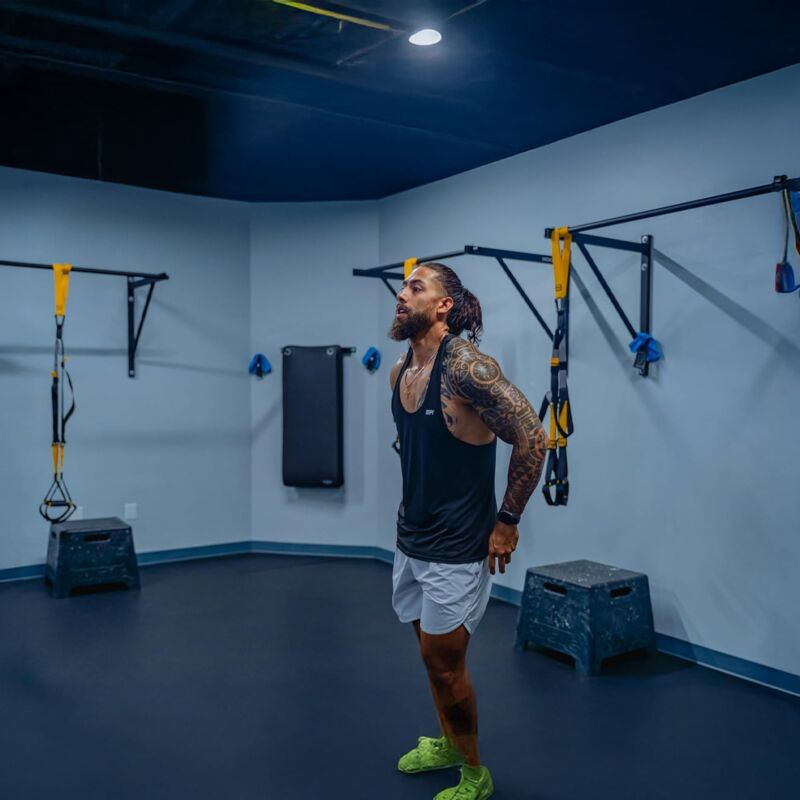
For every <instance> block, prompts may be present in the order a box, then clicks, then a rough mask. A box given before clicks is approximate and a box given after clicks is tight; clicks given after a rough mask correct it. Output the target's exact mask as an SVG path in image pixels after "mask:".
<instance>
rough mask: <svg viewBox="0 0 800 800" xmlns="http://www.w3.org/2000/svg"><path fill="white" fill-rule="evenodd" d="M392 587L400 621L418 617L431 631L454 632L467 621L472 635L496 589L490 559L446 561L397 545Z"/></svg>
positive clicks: (424, 628)
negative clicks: (422, 556) (417, 555)
mask: <svg viewBox="0 0 800 800" xmlns="http://www.w3.org/2000/svg"><path fill="white" fill-rule="evenodd" d="M392 589H393V591H392V607H393V608H394V610H395V613H396V614H397V617H398V619H399V620H400V622H404V623H405V622H413V621H414V620H417V619H418V620H420V628H421V629H422V630H423V631H424V632H425V633H429V634H443V633H450V632H451V631H454V630H456V628H458V627H460V626H461V625H463V626H464V627H465V628H466V629H467V632H468V633H469V634H470V635H471V634H473V633H474V632H475V629H476V628H477V627H478V623H479V622H480V621H481V619H482V618H483V615H484V612H485V611H486V606H487V605H488V604H489V596H490V595H491V593H492V576H491V573H490V572H489V559H488V558H485V559H484V560H483V561H476V562H472V563H470V564H442V563H439V562H436V561H420V560H419V559H417V558H411V557H410V556H407V555H406V554H405V553H403V552H401V551H400V550H398V549H395V553H394V569H393V570H392Z"/></svg>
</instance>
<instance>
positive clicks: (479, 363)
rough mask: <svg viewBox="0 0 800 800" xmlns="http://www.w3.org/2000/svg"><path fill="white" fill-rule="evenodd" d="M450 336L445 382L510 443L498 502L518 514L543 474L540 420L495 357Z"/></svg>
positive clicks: (544, 445)
mask: <svg viewBox="0 0 800 800" xmlns="http://www.w3.org/2000/svg"><path fill="white" fill-rule="evenodd" d="M451 342H452V344H451V349H450V354H449V358H448V360H447V369H446V371H445V382H446V384H447V388H448V389H449V391H451V392H452V393H453V394H454V395H455V396H457V397H460V398H461V399H462V400H464V401H466V402H467V403H468V404H469V405H470V406H472V407H473V408H474V409H475V410H476V411H477V412H478V414H479V416H480V418H481V420H482V421H483V423H484V424H485V425H486V427H487V428H489V429H490V430H491V431H493V432H494V433H495V434H496V435H497V436H498V437H499V438H500V439H502V440H503V441H504V442H507V443H509V444H511V445H513V449H512V451H511V463H510V465H509V468H508V487H507V488H506V493H505V496H504V497H503V504H502V506H501V508H502V510H504V511H509V512H510V513H512V514H514V515H515V516H521V515H522V512H523V510H524V508H525V505H526V504H527V502H528V500H529V498H530V496H531V494H533V490H534V489H535V488H536V485H537V484H538V483H539V479H540V478H541V475H542V467H543V466H544V460H545V455H546V450H547V437H546V435H545V432H544V429H543V428H542V423H541V421H540V420H539V417H538V416H537V414H536V412H535V411H534V410H533V408H532V407H531V404H530V403H529V402H528V400H527V398H526V397H525V395H523V394H522V392H521V391H520V390H519V389H517V387H516V386H514V384H512V383H510V382H509V381H508V380H507V379H506V378H505V377H504V376H503V373H502V371H501V370H500V366H499V364H498V363H497V361H495V360H494V359H493V358H491V357H490V356H487V355H484V354H483V353H481V352H480V351H479V350H477V348H475V347H473V346H472V345H471V344H469V342H465V341H464V340H463V339H452V340H451ZM501 571H503V570H502V568H501Z"/></svg>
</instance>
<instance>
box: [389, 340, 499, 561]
mask: <svg viewBox="0 0 800 800" xmlns="http://www.w3.org/2000/svg"><path fill="white" fill-rule="evenodd" d="M451 338H453V337H452V335H450V334H448V335H447V336H445V338H444V339H443V340H442V342H441V344H440V345H439V352H438V353H437V355H436V361H435V363H434V366H433V371H432V372H431V377H430V382H429V383H428V388H427V390H426V392H425V399H424V400H423V402H422V405H421V406H420V407H419V409H418V410H417V411H415V412H414V413H413V414H411V413H409V412H408V411H406V410H405V409H404V408H403V404H402V403H401V401H400V381H401V380H402V379H403V373H404V372H405V371H406V369H408V365H409V363H410V361H411V357H412V351H411V350H410V349H409V351H408V355H407V356H406V360H405V363H404V364H403V368H402V369H401V370H400V374H399V375H398V376H397V381H396V383H395V386H394V392H393V394H392V414H393V416H394V421H395V424H396V425H397V433H398V435H399V437H400V460H401V466H402V472H403V501H402V503H401V504H400V508H399V510H398V514H397V547H398V549H399V550H401V551H402V552H403V553H405V554H406V555H408V556H411V557H412V558H418V559H421V560H422V561H440V562H443V563H446V564H467V563H470V562H474V561H482V560H483V559H484V558H486V556H487V555H488V554H489V535H490V534H491V532H492V529H493V528H494V524H495V521H496V520H497V501H496V500H495V494H494V473H495V454H496V452H497V440H496V439H495V440H494V441H493V442H491V443H490V444H484V445H474V444H467V442H462V441H461V440H460V439H456V437H455V436H453V434H452V433H450V431H449V429H448V427H447V424H446V423H445V421H444V414H443V413H442V398H441V379H442V359H443V356H444V352H445V349H446V347H447V342H448V341H449V340H450V339H451Z"/></svg>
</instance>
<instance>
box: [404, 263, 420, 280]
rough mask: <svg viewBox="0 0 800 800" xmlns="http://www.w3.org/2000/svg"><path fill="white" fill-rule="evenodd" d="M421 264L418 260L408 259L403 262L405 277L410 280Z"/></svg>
mask: <svg viewBox="0 0 800 800" xmlns="http://www.w3.org/2000/svg"><path fill="white" fill-rule="evenodd" d="M418 262H419V259H418V258H407V259H406V260H405V261H404V262H403V277H404V278H405V279H406V280H408V276H409V275H410V274H411V273H412V272H413V271H414V269H415V268H416V266H417V263H418Z"/></svg>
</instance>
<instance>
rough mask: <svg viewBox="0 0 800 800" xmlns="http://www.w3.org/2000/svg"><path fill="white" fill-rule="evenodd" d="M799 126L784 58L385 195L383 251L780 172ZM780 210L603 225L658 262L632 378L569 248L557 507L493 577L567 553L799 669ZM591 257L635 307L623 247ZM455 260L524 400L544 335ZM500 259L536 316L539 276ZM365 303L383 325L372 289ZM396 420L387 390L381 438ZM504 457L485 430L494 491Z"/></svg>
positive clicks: (490, 346) (799, 500) (394, 481)
mask: <svg viewBox="0 0 800 800" xmlns="http://www.w3.org/2000/svg"><path fill="white" fill-rule="evenodd" d="M798 131H800V67H794V68H791V69H787V70H783V71H781V72H778V73H774V74H771V75H768V76H766V77H763V78H759V79H757V80H753V81H750V82H747V83H743V84H740V85H736V86H732V87H729V88H726V89H723V90H721V91H717V92H714V93H712V94H708V95H704V96H702V97H698V98H695V99H692V100H689V101H686V102H683V103H679V104H677V105H674V106H671V107H668V108H663V109H660V110H657V111H653V112H650V113H647V114H644V115H641V116H639V117H635V118H632V119H628V120H625V121H622V122H619V123H615V124H613V125H609V126H606V127H604V128H600V129H598V130H595V131H591V132H589V133H586V134H583V135H580V136H576V137H574V138H571V139H568V140H565V141H562V142H558V143H556V144H553V145H551V146H548V147H544V148H541V149H539V150H536V151H532V152H529V153H526V154H523V155H520V156H517V157H514V158H511V159H508V160H506V161H503V162H500V163H497V164H493V165H490V166H487V167H483V168H481V169H478V170H475V171H472V172H470V173H467V174H463V175H460V176H456V177H454V178H451V179H448V180H445V181H441V182H439V183H436V184H432V185H430V186H427V187H423V188H420V189H417V190H414V191H411V192H407V193H405V194H402V195H399V196H395V197H392V198H389V199H387V200H386V201H384V202H382V203H381V204H380V226H381V228H380V230H381V261H384V262H386V261H392V260H395V259H399V258H403V257H405V256H409V255H424V254H426V253H436V252H442V251H446V250H449V249H452V248H454V247H458V246H461V245H463V244H465V243H471V244H480V245H486V246H495V247H504V248H509V249H521V250H524V249H528V250H534V251H538V252H547V247H548V243H547V242H546V241H545V240H544V239H543V238H542V232H543V229H544V228H545V227H546V226H550V225H569V224H572V225H577V224H579V223H583V222H589V221H591V220H593V219H604V218H608V217H612V216H615V215H619V214H624V213H628V212H633V211H637V210H643V209H646V208H652V207H656V206H660V205H664V204H667V203H673V202H679V201H682V200H687V199H691V198H695V197H703V196H706V195H712V194H716V193H721V192H726V191H731V190H735V189H739V188H744V187H747V186H752V185H757V184H761V183H767V182H769V181H770V180H771V178H772V176H773V175H776V174H780V173H788V174H790V175H792V176H797V175H800V149H798V141H799V139H798ZM780 209H781V204H780V198H779V197H778V196H777V195H772V196H768V197H762V198H757V199H751V200H747V201H741V202H737V203H733V204H729V205H723V206H717V207H714V208H708V209H705V210H698V211H693V212H688V213H683V214H680V215H675V216H670V217H664V218H660V219H655V220H651V221H647V222H644V223H634V224H630V225H627V226H624V227H620V228H617V229H608V230H607V231H606V233H607V235H618V236H619V237H621V238H622V237H625V238H629V239H634V240H636V239H638V237H639V236H640V235H642V234H645V233H649V234H653V235H654V236H655V244H656V247H657V249H658V250H660V251H662V252H663V253H665V254H666V255H667V256H668V259H664V260H663V261H662V263H661V264H659V265H658V267H657V270H656V273H655V282H654V285H655V295H654V296H655V306H654V319H653V322H654V326H655V327H654V330H655V333H656V336H657V338H659V339H661V340H662V342H663V344H664V349H665V353H666V356H665V359H664V361H663V363H662V364H660V365H658V366H657V368H656V369H654V370H653V376H652V377H651V378H648V379H641V378H639V377H638V376H637V375H636V374H635V373H634V371H633V370H632V369H631V366H630V364H631V356H630V353H629V352H628V351H627V347H626V344H627V340H628V338H629V337H628V336H627V334H626V333H625V330H624V328H623V327H622V324H621V322H620V321H619V319H618V318H617V316H616V314H615V313H614V311H613V309H612V308H611V306H610V304H609V303H608V301H607V300H606V299H605V297H604V296H603V295H602V292H601V289H600V287H599V285H598V284H597V282H596V280H595V279H594V278H593V276H592V274H591V272H590V270H589V269H588V267H587V266H585V265H584V264H583V263H582V259H581V256H580V254H577V255H576V257H575V263H576V265H577V266H578V271H579V273H580V275H581V277H583V278H584V280H585V282H586V285H587V287H588V290H589V292H590V293H591V298H587V299H584V298H582V297H581V292H580V290H579V289H578V287H577V286H575V285H573V296H574V300H573V304H572V307H573V315H572V340H571V345H572V349H571V353H570V355H571V374H570V392H571V396H572V397H573V401H574V414H575V425H576V432H575V434H574V436H573V438H572V439H571V440H570V446H569V454H570V480H571V485H572V494H571V498H570V504H569V506H568V507H567V508H560V509H552V508H548V507H547V506H546V505H545V504H544V502H543V500H542V498H541V495H540V494H538V493H537V495H536V498H535V500H534V501H533V502H532V504H531V506H530V507H529V510H528V511H527V513H526V514H525V518H524V520H523V523H522V525H521V541H520V546H519V550H518V553H517V556H516V558H515V559H514V561H513V562H512V564H511V567H510V570H509V571H508V572H507V573H506V574H505V575H504V576H498V577H497V578H496V580H497V583H499V584H502V585H505V586H509V587H512V588H515V589H521V588H522V585H523V579H524V571H525V569H526V568H527V567H529V566H531V565H534V564H546V563H552V562H556V561H564V560H568V559H574V558H590V559H594V560H598V561H602V562H606V563H611V564H616V565H619V566H623V567H627V568H630V569H634V570H641V571H644V572H646V573H648V574H649V575H650V578H651V585H652V591H653V601H654V608H655V617H656V628H657V630H658V631H659V632H661V633H665V634H668V635H672V636H675V637H679V638H681V639H689V640H690V641H692V642H694V643H697V644H701V645H704V646H706V647H710V648H713V649H716V650H720V651H723V652H726V653H731V654H734V655H736V656H739V657H741V658H746V659H751V660H753V661H756V662H760V663H762V664H768V665H770V666H773V667H776V668H779V669H783V670H787V671H790V672H794V673H799V672H800V636H799V635H798V634H799V633H800V623H798V617H797V609H798V607H800V582H798V580H797V574H798V567H799V566H800V536H798V530H799V529H800V525H799V524H798V518H799V516H800V515H799V513H798V512H800V494H799V493H798V485H800V482H799V481H798V478H799V477H800V472H799V470H798V452H799V451H800V426H798V425H797V424H796V420H795V418H794V413H793V412H794V410H795V409H796V406H797V398H798V396H800V304H798V299H797V296H780V295H777V294H775V293H774V292H773V290H772V284H773V272H774V266H775V262H776V260H777V259H778V257H779V255H780V253H781V249H782V240H781V236H782V222H781V215H780V213H781V212H780ZM792 260H793V262H794V263H795V265H796V266H800V265H798V258H797V256H796V255H795V257H794V259H792ZM598 261H599V263H600V265H601V267H603V268H604V270H605V274H606V275H607V277H608V278H609V280H610V282H611V284H612V286H613V288H614V290H615V291H616V292H617V294H618V296H619V298H620V300H621V301H622V303H623V306H624V307H625V308H627V309H628V310H629V313H631V314H633V315H635V319H636V320H637V321H638V258H637V257H636V256H634V255H626V254H616V253H615V252H614V251H605V252H603V251H600V252H599V255H598ZM452 266H454V267H455V268H456V269H457V270H458V271H459V272H460V273H461V275H462V277H463V279H464V281H465V283H466V285H467V286H469V287H470V288H471V289H472V290H473V291H475V292H476V294H477V295H478V296H479V297H480V298H481V300H482V303H483V306H484V312H485V327H486V336H485V339H484V346H483V349H484V350H485V351H486V352H488V353H491V354H493V355H495V356H497V357H498V358H499V360H500V362H501V364H502V366H503V368H504V370H505V371H506V373H507V375H508V376H509V377H510V378H511V379H512V380H513V381H514V382H516V383H517V384H518V385H519V386H520V388H521V389H522V390H523V391H524V392H525V393H526V394H527V395H528V397H529V398H530V399H531V400H532V401H533V403H534V405H536V406H537V407H538V404H539V402H540V400H541V397H542V394H543V392H544V390H545V388H546V387H547V382H548V370H547V364H548V359H549V355H550V352H549V343H548V341H547V339H546V338H545V337H544V335H543V334H542V333H541V331H540V329H539V328H538V326H537V324H536V322H535V320H534V319H533V317H532V315H531V314H530V312H529V311H528V310H527V309H526V308H525V307H524V306H523V304H522V301H521V300H520V298H519V297H518V295H517V294H516V293H515V291H514V290H513V288H512V287H511V285H510V284H509V283H508V281H507V280H506V279H505V277H504V276H503V275H502V273H501V272H500V270H499V267H498V266H497V265H496V264H494V263H492V262H490V261H488V260H487V261H486V262H485V263H484V261H483V260H481V259H467V258H461V259H458V260H454V261H453V262H452ZM516 271H517V274H518V275H519V276H520V278H521V280H522V283H523V285H524V286H526V287H527V288H528V289H529V290H530V291H531V293H532V296H533V298H534V301H535V302H536V303H537V305H538V306H539V307H540V308H542V309H544V310H546V311H547V312H548V313H549V314H550V316H551V318H552V315H553V312H552V310H551V309H552V291H553V289H552V272H551V270H549V269H545V268H544V267H538V266H526V265H520V266H519V267H518V268H516ZM384 294H385V295H386V296H385V297H384ZM375 297H377V298H378V301H379V304H380V306H381V314H382V317H383V320H388V319H390V316H391V298H390V297H389V295H388V293H387V292H385V290H383V291H381V290H380V287H378V288H376V289H375ZM387 350H391V351H392V352H394V353H397V352H399V348H398V347H397V346H393V347H391V348H387ZM388 356H389V353H388V352H387V358H388ZM391 427H392V422H391V417H390V415H389V412H388V399H385V400H384V403H383V413H382V415H381V417H380V437H381V438H382V439H385V438H387V437H388V436H389V435H390V432H391ZM379 452H380V454H381V459H382V461H381V474H382V476H383V478H382V481H381V508H382V509H386V513H385V519H384V520H383V522H382V524H381V526H380V531H379V540H380V543H381V544H382V545H383V546H384V547H389V546H391V541H392V536H393V526H392V522H393V520H392V518H391V513H390V512H391V511H392V510H393V509H394V508H395V507H396V503H397V498H398V496H399V491H400V484H399V480H398V477H397V474H396V467H395V465H394V464H393V458H395V457H394V456H392V455H391V454H388V453H385V452H384V451H379ZM509 452H510V448H508V447H507V446H505V445H501V449H500V450H499V453H498V455H499V463H500V464H501V465H503V468H502V469H501V470H498V483H497V488H498V495H499V496H500V495H501V494H502V492H503V489H504V486H505V480H504V478H505V475H504V474H503V473H504V469H505V464H506V463H507V457H508V454H509Z"/></svg>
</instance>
